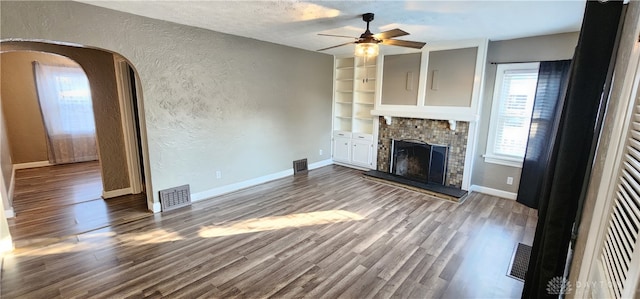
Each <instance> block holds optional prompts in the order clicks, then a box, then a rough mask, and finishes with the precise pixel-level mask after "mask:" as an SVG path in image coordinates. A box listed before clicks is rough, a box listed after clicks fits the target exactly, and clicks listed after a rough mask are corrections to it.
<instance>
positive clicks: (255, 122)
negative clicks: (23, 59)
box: [0, 1, 333, 203]
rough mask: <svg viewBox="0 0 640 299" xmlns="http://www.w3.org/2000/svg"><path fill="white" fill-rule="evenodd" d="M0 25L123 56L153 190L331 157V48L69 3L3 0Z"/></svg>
mask: <svg viewBox="0 0 640 299" xmlns="http://www.w3.org/2000/svg"><path fill="white" fill-rule="evenodd" d="M229 5H233V4H232V3H231V2H230V4H229ZM0 22H1V25H2V26H1V31H0V32H1V37H2V38H3V39H8V38H24V39H43V40H54V41H65V42H73V43H78V44H83V45H88V46H94V47H99V48H103V49H107V50H111V51H114V52H117V53H119V54H121V55H122V56H124V57H126V58H127V59H129V60H130V61H131V62H132V64H133V66H134V67H135V68H136V70H137V71H138V75H139V77H140V83H141V87H142V90H141V92H142V94H143V98H144V113H145V118H146V130H147V134H148V144H149V159H150V169H151V173H150V176H151V180H152V186H153V188H154V190H156V191H157V190H161V189H165V188H169V187H174V186H178V185H181V184H190V185H191V191H192V192H194V193H198V192H204V191H207V190H211V189H214V188H217V187H222V186H226V185H229V184H232V183H237V182H241V181H246V180H250V179H254V178H258V177H261V176H265V175H269V174H273V173H276V172H280V171H283V170H287V169H291V167H292V164H291V162H292V161H293V160H296V159H300V158H304V157H306V158H308V159H309V163H313V162H317V161H320V160H325V159H329V158H330V157H329V155H328V154H327V153H330V152H331V148H330V140H331V136H330V134H331V117H330V115H331V99H332V88H333V87H332V74H333V72H332V66H333V57H332V56H330V55H326V54H322V53H317V52H311V51H304V50H300V49H294V48H290V47H285V46H280V45H275V44H271V43H266V42H261V41H257V40H253V39H248V38H241V37H237V36H231V35H227V34H222V33H218V32H213V31H209V30H204V29H198V28H194V27H189V26H182V25H178V24H175V23H170V22H164V21H158V20H153V19H149V18H144V17H139V16H134V15H130V14H125V13H120V12H116V11H112V10H108V9H103V8H98V7H94V6H90V5H87V4H82V3H77V2H46V1H43V2H37V1H34V2H6V3H4V2H3V4H2V11H1V18H0ZM78 24H82V26H79V25H78ZM76 61H78V62H79V63H80V64H82V62H81V61H80V60H77V59H76ZM320 149H321V150H323V152H324V153H325V154H324V155H323V156H320V155H319V150H320ZM216 170H219V171H221V172H222V178H220V179H216V177H215V171H216ZM153 196H154V199H155V200H154V201H155V202H156V203H157V202H158V199H157V196H158V195H157V192H153Z"/></svg>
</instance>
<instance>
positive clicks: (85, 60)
mask: <svg viewBox="0 0 640 299" xmlns="http://www.w3.org/2000/svg"><path fill="white" fill-rule="evenodd" d="M3 7H4V6H3ZM2 50H3V51H6V50H34V51H43V52H49V53H56V54H59V55H64V56H66V57H69V58H71V59H73V60H74V61H76V62H77V63H78V64H79V65H80V66H82V68H83V70H84V71H85V74H86V75H87V78H88V79H89V84H90V86H91V101H92V104H93V111H94V118H95V121H96V136H97V139H98V153H99V155H100V165H101V170H102V185H103V188H104V190H105V191H111V190H118V189H123V188H127V187H129V176H128V169H127V160H126V157H125V151H124V138H123V134H122V124H121V121H120V106H119V103H118V90H117V86H116V80H115V67H114V62H113V54H111V53H108V52H105V51H100V50H94V49H83V48H77V47H68V46H61V45H52V44H45V43H31V42H4V43H2ZM11 141H13V140H11Z"/></svg>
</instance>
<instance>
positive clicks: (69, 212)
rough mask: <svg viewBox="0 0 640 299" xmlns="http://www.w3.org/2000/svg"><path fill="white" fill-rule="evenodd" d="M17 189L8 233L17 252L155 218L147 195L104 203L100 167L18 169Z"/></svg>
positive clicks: (96, 164)
mask: <svg viewBox="0 0 640 299" xmlns="http://www.w3.org/2000/svg"><path fill="white" fill-rule="evenodd" d="M15 184H16V185H15V192H14V198H13V208H14V211H15V212H16V217H15V218H12V219H9V227H10V230H11V234H12V236H13V240H14V243H15V245H16V246H18V247H19V246H22V245H24V244H35V243H42V242H50V241H52V240H53V241H56V240H57V238H61V237H65V236H69V235H74V234H80V233H84V232H88V231H92V230H95V229H99V228H103V227H107V226H109V225H114V224H117V223H125V222H128V221H132V220H135V219H138V218H141V217H146V216H149V215H151V214H150V212H148V211H147V206H146V199H145V197H144V194H138V195H127V196H120V197H117V198H112V199H108V200H104V199H102V198H101V195H102V179H101V175H100V165H99V162H98V161H91V162H83V163H73V164H62V165H55V166H47V167H38V168H31V169H20V170H17V171H16V181H15Z"/></svg>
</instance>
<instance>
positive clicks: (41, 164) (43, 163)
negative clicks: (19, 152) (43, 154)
mask: <svg viewBox="0 0 640 299" xmlns="http://www.w3.org/2000/svg"><path fill="white" fill-rule="evenodd" d="M51 165H52V164H51V163H49V161H36V162H27V163H18V164H13V170H18V169H27V168H37V167H45V166H51Z"/></svg>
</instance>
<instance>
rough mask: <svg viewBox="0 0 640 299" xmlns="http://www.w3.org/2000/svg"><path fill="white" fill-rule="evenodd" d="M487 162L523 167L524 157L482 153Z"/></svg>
mask: <svg viewBox="0 0 640 299" xmlns="http://www.w3.org/2000/svg"><path fill="white" fill-rule="evenodd" d="M482 157H483V158H484V162H485V163H491V164H498V165H503V166H510V167H516V168H522V162H523V160H524V159H518V158H510V157H504V156H494V155H489V154H487V155H482Z"/></svg>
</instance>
